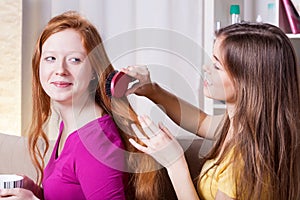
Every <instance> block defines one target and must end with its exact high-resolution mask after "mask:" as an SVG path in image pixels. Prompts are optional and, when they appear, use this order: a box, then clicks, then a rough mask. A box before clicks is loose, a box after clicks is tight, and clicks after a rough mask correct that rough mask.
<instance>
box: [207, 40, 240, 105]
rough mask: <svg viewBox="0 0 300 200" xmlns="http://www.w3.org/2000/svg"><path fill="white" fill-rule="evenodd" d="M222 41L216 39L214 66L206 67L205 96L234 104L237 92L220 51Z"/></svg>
mask: <svg viewBox="0 0 300 200" xmlns="http://www.w3.org/2000/svg"><path fill="white" fill-rule="evenodd" d="M221 42H222V39H216V41H215V44H214V49H213V64H212V65H209V66H208V65H206V66H204V74H205V75H204V84H203V85H204V95H205V96H206V97H209V98H212V99H216V100H222V101H226V102H227V103H234V101H235V90H234V86H233V82H232V80H231V79H230V76H229V74H228V73H227V72H226V70H225V68H224V65H223V64H222V60H221V58H222V56H221V51H220V45H221Z"/></svg>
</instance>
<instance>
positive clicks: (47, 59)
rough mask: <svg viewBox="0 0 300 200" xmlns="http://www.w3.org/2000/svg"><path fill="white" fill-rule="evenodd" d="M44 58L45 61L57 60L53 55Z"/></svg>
mask: <svg viewBox="0 0 300 200" xmlns="http://www.w3.org/2000/svg"><path fill="white" fill-rule="evenodd" d="M44 60H45V61H48V62H53V61H55V60H56V58H55V57H53V56H47V57H45V58H44Z"/></svg>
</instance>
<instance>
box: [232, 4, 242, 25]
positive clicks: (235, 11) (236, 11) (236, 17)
mask: <svg viewBox="0 0 300 200" xmlns="http://www.w3.org/2000/svg"><path fill="white" fill-rule="evenodd" d="M230 15H231V24H234V23H240V22H241V17H240V5H231V6H230Z"/></svg>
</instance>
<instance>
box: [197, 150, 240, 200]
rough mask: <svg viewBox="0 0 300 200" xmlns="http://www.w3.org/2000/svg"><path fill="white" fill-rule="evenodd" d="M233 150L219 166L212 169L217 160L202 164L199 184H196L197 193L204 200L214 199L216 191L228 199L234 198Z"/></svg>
mask: <svg viewBox="0 0 300 200" xmlns="http://www.w3.org/2000/svg"><path fill="white" fill-rule="evenodd" d="M232 155H233V150H231V151H230V152H229V154H228V155H227V156H226V157H225V158H224V160H223V161H222V162H221V163H220V164H219V165H215V166H214V167H212V168H211V169H210V170H209V171H207V169H209V168H210V167H211V166H213V165H214V164H215V163H216V162H217V159H212V160H208V161H206V162H205V163H204V165H203V167H202V170H201V173H200V178H201V177H202V176H203V174H204V173H205V172H206V171H207V172H206V173H205V174H204V176H203V177H202V179H201V180H200V183H199V184H198V192H199V194H200V195H201V197H203V198H204V199H206V200H209V199H215V197H216V194H217V191H218V190H220V191H221V192H223V193H224V194H226V195H227V196H228V197H230V198H233V199H234V198H235V197H236V185H235V180H234V178H233V162H232V161H233V158H232Z"/></svg>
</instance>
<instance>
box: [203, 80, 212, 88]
mask: <svg viewBox="0 0 300 200" xmlns="http://www.w3.org/2000/svg"><path fill="white" fill-rule="evenodd" d="M203 85H204V86H205V87H207V86H211V85H212V83H211V81H210V80H208V79H207V78H205V79H204V81H203Z"/></svg>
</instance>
